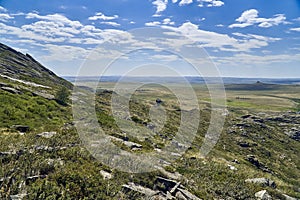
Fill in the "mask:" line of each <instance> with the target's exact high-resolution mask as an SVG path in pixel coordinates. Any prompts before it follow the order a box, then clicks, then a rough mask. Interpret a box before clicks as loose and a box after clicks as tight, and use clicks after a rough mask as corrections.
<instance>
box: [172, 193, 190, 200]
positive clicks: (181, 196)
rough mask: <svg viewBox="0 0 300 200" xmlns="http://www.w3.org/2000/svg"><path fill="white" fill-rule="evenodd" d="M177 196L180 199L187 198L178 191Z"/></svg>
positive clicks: (185, 199)
mask: <svg viewBox="0 0 300 200" xmlns="http://www.w3.org/2000/svg"><path fill="white" fill-rule="evenodd" d="M175 197H176V198H177V199H179V200H187V198H185V196H184V195H183V194H182V193H181V192H179V191H178V192H176V195H175Z"/></svg>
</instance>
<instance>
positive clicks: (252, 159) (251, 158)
mask: <svg viewBox="0 0 300 200" xmlns="http://www.w3.org/2000/svg"><path fill="white" fill-rule="evenodd" d="M246 160H247V161H249V162H250V163H251V164H253V165H255V166H256V167H257V168H258V169H261V170H262V171H264V172H268V173H272V171H271V170H270V169H269V168H268V167H267V166H265V165H264V164H262V163H261V162H260V161H259V160H258V159H257V158H256V157H255V156H254V155H247V157H246Z"/></svg>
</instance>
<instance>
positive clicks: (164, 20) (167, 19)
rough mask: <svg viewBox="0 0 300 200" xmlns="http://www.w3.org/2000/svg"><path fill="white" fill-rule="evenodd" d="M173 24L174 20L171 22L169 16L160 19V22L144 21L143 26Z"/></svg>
mask: <svg viewBox="0 0 300 200" xmlns="http://www.w3.org/2000/svg"><path fill="white" fill-rule="evenodd" d="M174 24H175V22H173V21H172V20H171V19H170V18H165V19H163V20H162V22H159V21H153V22H147V23H145V26H159V25H174Z"/></svg>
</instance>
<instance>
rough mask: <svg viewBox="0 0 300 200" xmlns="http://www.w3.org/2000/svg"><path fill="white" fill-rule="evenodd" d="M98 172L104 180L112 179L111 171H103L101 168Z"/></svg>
mask: <svg viewBox="0 0 300 200" xmlns="http://www.w3.org/2000/svg"><path fill="white" fill-rule="evenodd" d="M100 174H101V175H102V177H103V179H104V180H109V179H112V177H113V176H112V175H111V173H109V172H107V171H104V170H101V171H100Z"/></svg>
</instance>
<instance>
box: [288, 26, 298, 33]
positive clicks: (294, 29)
mask: <svg viewBox="0 0 300 200" xmlns="http://www.w3.org/2000/svg"><path fill="white" fill-rule="evenodd" d="M290 30H291V31H297V32H300V27H299V28H291V29H290Z"/></svg>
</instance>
